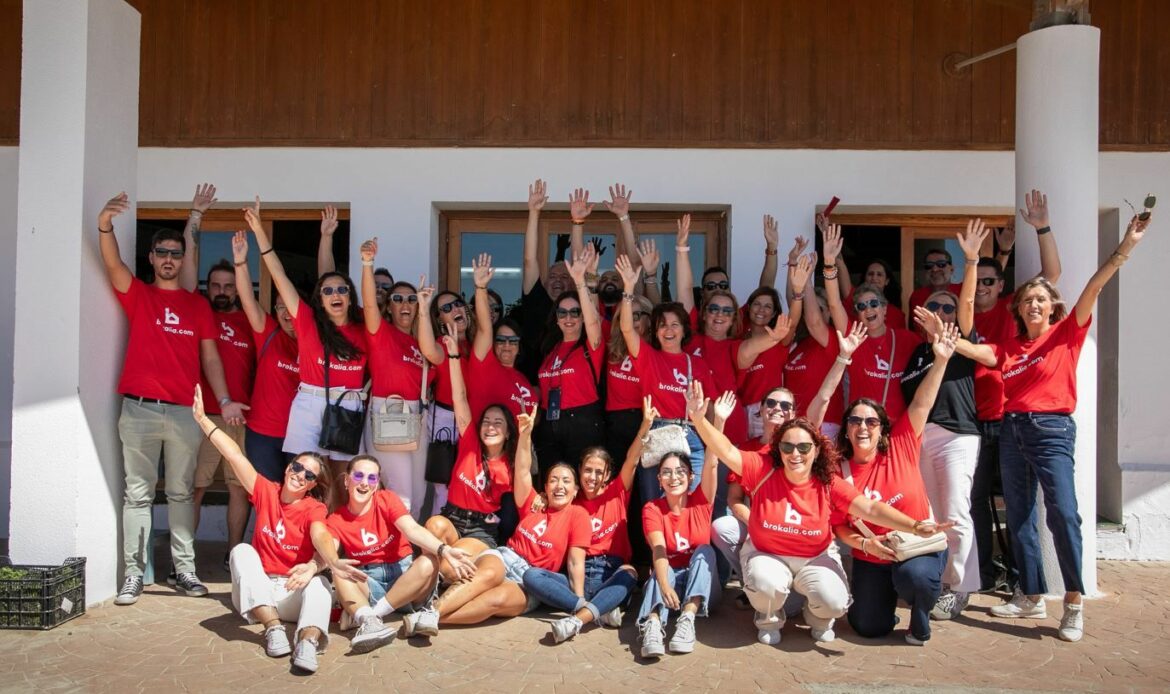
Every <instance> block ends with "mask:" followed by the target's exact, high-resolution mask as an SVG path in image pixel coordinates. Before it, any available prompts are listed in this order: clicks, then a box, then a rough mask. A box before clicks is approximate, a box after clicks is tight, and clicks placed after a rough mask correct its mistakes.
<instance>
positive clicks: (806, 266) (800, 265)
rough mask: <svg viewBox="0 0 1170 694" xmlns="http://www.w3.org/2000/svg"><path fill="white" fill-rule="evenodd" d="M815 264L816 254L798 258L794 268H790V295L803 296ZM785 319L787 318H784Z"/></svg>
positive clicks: (807, 254)
mask: <svg viewBox="0 0 1170 694" xmlns="http://www.w3.org/2000/svg"><path fill="white" fill-rule="evenodd" d="M816 263H817V254H816V253H806V254H805V255H802V256H800V258H798V259H797V261H796V267H794V268H792V293H793V294H795V295H796V296H801V295H803V294H804V288H805V287H806V286H808V278H809V277H811V276H812V271H813V266H814V265H816ZM785 318H787V316H785Z"/></svg>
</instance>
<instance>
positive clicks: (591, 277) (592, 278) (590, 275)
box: [585, 272, 597, 282]
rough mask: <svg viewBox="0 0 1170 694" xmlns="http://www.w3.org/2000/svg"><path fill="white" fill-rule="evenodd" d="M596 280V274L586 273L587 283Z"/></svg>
mask: <svg viewBox="0 0 1170 694" xmlns="http://www.w3.org/2000/svg"><path fill="white" fill-rule="evenodd" d="M595 279H597V273H596V272H586V273H585V281H586V282H588V281H589V280H595Z"/></svg>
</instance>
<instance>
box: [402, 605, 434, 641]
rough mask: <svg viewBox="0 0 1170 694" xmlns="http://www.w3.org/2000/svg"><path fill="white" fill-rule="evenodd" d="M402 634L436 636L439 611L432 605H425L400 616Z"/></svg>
mask: <svg viewBox="0 0 1170 694" xmlns="http://www.w3.org/2000/svg"><path fill="white" fill-rule="evenodd" d="M402 627H403V632H404V633H403V635H404V636H406V637H408V638H409V637H411V636H438V635H439V612H438V610H436V609H435V608H433V607H425V608H423V609H421V610H418V611H417V612H411V613H409V614H406V615H403V617H402Z"/></svg>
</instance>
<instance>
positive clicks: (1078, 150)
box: [1016, 26, 1101, 594]
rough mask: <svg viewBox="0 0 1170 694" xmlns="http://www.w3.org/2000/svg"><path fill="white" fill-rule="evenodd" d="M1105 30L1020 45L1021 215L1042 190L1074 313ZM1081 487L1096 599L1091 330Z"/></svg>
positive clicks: (1052, 568)
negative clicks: (1030, 195) (1031, 195)
mask: <svg viewBox="0 0 1170 694" xmlns="http://www.w3.org/2000/svg"><path fill="white" fill-rule="evenodd" d="M1100 43H1101V31H1100V30H1099V29H1097V28H1096V27H1091V26H1055V27H1049V28H1047V29H1040V30H1039V31H1033V32H1031V33H1029V34H1025V35H1024V36H1022V37H1021V38H1020V40H1019V41H1018V42H1017V43H1016V206H1017V207H1023V204H1024V203H1023V201H1024V194H1025V193H1026V192H1027V191H1030V190H1031V189H1033V188H1038V189H1040V190H1042V191H1044V192H1045V193H1047V194H1048V205H1049V211H1050V214H1051V221H1052V228H1053V229H1054V232H1053V233H1055V234H1056V235H1057V236H1056V238H1057V243H1058V244H1059V246H1060V260H1061V265H1062V268H1063V274H1062V275H1061V277H1060V281H1059V282H1058V288H1059V289H1060V291H1061V294H1062V296H1063V298H1064V300H1065V302H1066V304H1067V306H1068V307H1069V308H1071V307H1072V305H1073V304H1074V303H1075V302H1076V300H1077V297H1078V296H1079V295H1080V292H1081V289H1083V288H1084V286H1085V283H1086V282H1087V281H1088V279H1089V277H1090V276H1091V275H1092V274H1093V273H1094V272H1095V271H1096V270H1097V267H1098V253H1097V206H1098V203H1097V196H1098V190H1099V188H1098V180H1097V161H1098V155H1097V133H1098V126H1097V109H1098V104H1097V101H1098V99H1097V92H1098V79H1097V74H1098V63H1099V60H1098V57H1099V53H1100ZM1016 228H1017V229H1019V230H1020V232H1021V233H1020V237H1019V239H1018V240H1017V243H1016V249H1017V250H1016V282H1017V283H1019V282H1021V281H1023V280H1025V279H1028V278H1030V277H1033V276H1035V275H1036V273H1038V272H1039V271H1040V259H1039V252H1038V250H1037V247H1036V240H1035V234H1034V233H1033V232H1032V230H1031V227H1029V226H1028V225H1027V224H1023V223H1022V222H1021V221H1020V220H1017V224H1016ZM1074 418H1075V421H1076V424H1077V447H1076V487H1077V503H1078V505H1079V508H1080V514H1081V534H1082V536H1083V537H1084V560H1083V569H1082V571H1083V573H1084V581H1085V591H1086V592H1087V593H1089V594H1093V593H1095V592H1096V591H1097V565H1096V557H1097V463H1096V452H1097V341H1096V325H1094V326H1093V329H1092V331H1091V332H1090V334H1089V337H1088V339H1087V340H1086V341H1085V347H1084V350H1083V351H1082V352H1081V360H1080V365H1079V368H1078V369H1077V410H1076V413H1075V415H1074ZM1040 526H1041V529H1042V545H1043V550H1044V573H1045V576H1046V577H1047V579H1048V588H1049V591H1050V592H1051V593H1061V592H1063V591H1064V582H1063V581H1062V580H1061V577H1060V570H1059V569H1058V567H1057V564H1056V555H1055V552H1054V551H1053V548H1052V538H1051V535H1049V533H1048V531H1047V528H1046V527H1045V525H1044V514H1043V508H1042V509H1041V519H1040Z"/></svg>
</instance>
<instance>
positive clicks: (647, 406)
mask: <svg viewBox="0 0 1170 694" xmlns="http://www.w3.org/2000/svg"><path fill="white" fill-rule="evenodd" d="M660 416H661V415H659V414H658V408H657V407H655V406H654V398H653V397H651V396H649V395H647V396H645V397H643V398H642V419H643V420H644V421H647V422H653V421H654V420H655V419H658V418H659V417H660Z"/></svg>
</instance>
